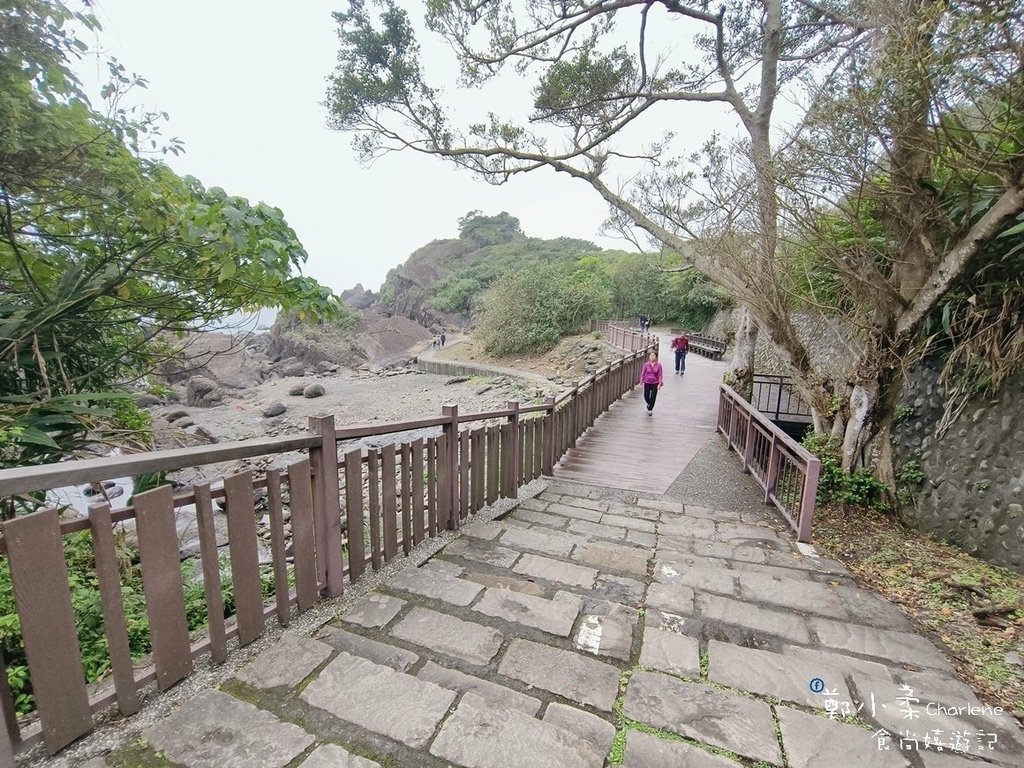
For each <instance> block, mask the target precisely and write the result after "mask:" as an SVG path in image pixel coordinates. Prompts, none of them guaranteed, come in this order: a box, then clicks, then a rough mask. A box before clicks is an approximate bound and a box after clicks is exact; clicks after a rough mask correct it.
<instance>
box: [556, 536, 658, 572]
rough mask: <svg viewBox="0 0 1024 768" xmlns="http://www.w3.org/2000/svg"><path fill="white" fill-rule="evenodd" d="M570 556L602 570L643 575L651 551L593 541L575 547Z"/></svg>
mask: <svg viewBox="0 0 1024 768" xmlns="http://www.w3.org/2000/svg"><path fill="white" fill-rule="evenodd" d="M572 556H573V559H574V560H578V561H580V562H581V563H586V564H587V565H594V566H597V567H598V568H600V569H601V570H602V571H604V570H611V571H620V572H622V573H630V574H633V575H634V576H640V577H644V576H646V575H647V562H648V560H649V558H650V556H651V553H650V551H648V550H646V549H640V548H637V547H625V546H622V545H621V544H612V543H611V542H596V541H595V542H590V543H589V544H583V545H582V546H579V547H576V550H575V551H574V552H573V553H572Z"/></svg>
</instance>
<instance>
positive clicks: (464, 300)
mask: <svg viewBox="0 0 1024 768" xmlns="http://www.w3.org/2000/svg"><path fill="white" fill-rule="evenodd" d="M380 300H381V302H382V303H383V304H385V305H387V307H388V308H389V309H390V311H392V312H394V313H396V314H401V315H405V316H406V317H410V318H412V319H415V320H417V321H418V322H420V323H422V324H423V325H425V326H428V327H429V326H438V327H445V326H455V325H458V326H463V327H465V326H468V325H471V324H474V325H476V329H477V335H478V336H479V337H480V338H481V339H482V340H483V341H484V343H485V345H486V347H487V350H488V352H491V353H492V354H499V355H500V354H512V353H515V352H520V351H525V350H536V351H543V350H547V349H550V348H551V347H553V346H554V345H555V344H556V343H557V341H558V340H559V339H560V338H562V337H564V336H566V335H570V334H573V333H576V332H578V331H579V330H580V329H581V328H584V327H585V326H586V325H587V324H588V323H589V322H590V321H591V320H593V319H598V318H607V317H626V318H632V317H638V316H639V315H641V314H646V315H649V316H650V317H651V318H652V320H653V321H654V322H671V323H674V324H678V325H682V326H686V327H699V326H701V325H703V324H704V323H705V322H706V321H707V320H708V319H709V318H710V317H711V315H712V314H713V313H714V312H715V310H716V309H718V308H720V307H722V306H725V305H727V304H728V297H727V296H726V294H725V293H724V292H722V291H721V290H720V289H718V288H716V287H714V286H713V285H712V284H711V283H709V282H708V281H707V280H706V279H704V278H703V277H701V276H700V275H699V274H697V273H696V271H695V270H692V269H690V268H688V265H687V263H686V261H685V259H684V258H683V257H682V256H680V255H678V254H674V253H666V254H640V253H628V252H626V251H620V250H604V249H602V248H600V247H599V246H597V245H595V244H594V243H591V242H589V241H586V240H579V239H575V238H569V237H560V238H555V239H552V240H544V239H540V238H534V237H528V236H527V235H526V234H525V233H524V232H523V231H522V228H521V227H520V223H519V220H518V219H517V218H515V217H514V216H511V215H510V214H508V213H506V212H502V213H500V214H498V215H496V216H485V215H483V214H482V213H481V212H480V211H471V212H469V213H467V214H466V215H465V216H463V217H462V218H461V219H459V237H458V238H457V239H454V240H435V241H434V242H432V243H430V244H428V245H426V246H424V247H422V248H420V249H419V250H417V251H416V252H415V253H414V254H413V255H412V256H410V257H409V259H408V261H407V262H406V263H405V264H403V265H401V266H399V267H396V268H395V269H393V270H391V272H390V273H389V274H388V278H387V281H386V282H385V283H384V286H383V288H382V289H381V297H380Z"/></svg>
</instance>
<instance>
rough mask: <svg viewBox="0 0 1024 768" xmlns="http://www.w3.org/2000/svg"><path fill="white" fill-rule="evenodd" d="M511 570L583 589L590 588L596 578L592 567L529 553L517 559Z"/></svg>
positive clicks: (595, 572)
mask: <svg viewBox="0 0 1024 768" xmlns="http://www.w3.org/2000/svg"><path fill="white" fill-rule="evenodd" d="M512 572H513V573H518V574H519V575H521V576H533V577H534V578H537V579H544V580H545V581H553V582H557V583H560V584H567V585H569V586H572V587H583V588H584V589H592V588H593V587H594V582H595V581H596V580H597V571H596V570H595V569H594V568H587V567H585V566H582V565H574V564H573V563H566V562H564V561H563V560H553V559H551V558H550V557H544V556H542V555H531V554H529V553H527V554H525V555H523V556H522V557H521V558H520V559H519V562H518V563H516V566H515V567H514V568H513V569H512Z"/></svg>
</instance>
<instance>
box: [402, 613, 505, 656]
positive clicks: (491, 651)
mask: <svg viewBox="0 0 1024 768" xmlns="http://www.w3.org/2000/svg"><path fill="white" fill-rule="evenodd" d="M391 634H392V636H394V637H397V638H398V639H399V640H405V641H406V642H409V643H413V644H415V645H419V646H422V647H423V648H428V649H429V650H431V651H433V652H435V653H441V654H444V655H445V656H452V657H454V658H456V659H462V660H463V661H466V662H469V663H470V664H477V665H479V666H486V665H487V663H488V662H489V661H490V660H491V659H493V658H494V655H495V654H496V653H497V652H498V649H499V648H501V644H502V642H503V641H504V638H503V636H502V634H501V632H499V631H498V630H496V629H494V628H492V627H484V626H481V625H480V624H474V623H473V622H471V621H463V620H462V619H457V618H455V617H454V616H449V615H448V614H447V613H438V612H437V611H431V610H430V609H428V608H413V609H412V611H410V612H409V614H408V615H407V616H406V617H405V618H404V619H402V620H401V621H400V622H398V624H396V625H395V627H394V628H393V629H392V630H391Z"/></svg>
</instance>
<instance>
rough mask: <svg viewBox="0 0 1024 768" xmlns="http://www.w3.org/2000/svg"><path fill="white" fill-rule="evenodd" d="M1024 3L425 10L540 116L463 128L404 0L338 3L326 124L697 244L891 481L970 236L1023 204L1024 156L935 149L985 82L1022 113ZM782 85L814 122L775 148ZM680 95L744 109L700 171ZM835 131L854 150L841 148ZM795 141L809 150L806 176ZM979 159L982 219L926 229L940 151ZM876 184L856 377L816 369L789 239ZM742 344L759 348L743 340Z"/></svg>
mask: <svg viewBox="0 0 1024 768" xmlns="http://www.w3.org/2000/svg"><path fill="white" fill-rule="evenodd" d="M1020 6H1021V3H1020V0H996V2H994V3H985V4H981V3H977V2H973V1H972V0H952V1H951V2H946V3H936V2H932V1H931V0H912V1H911V2H909V3H895V2H892V1H891V0H823V1H820V2H819V1H816V0H762V1H760V2H755V1H753V0H737V1H735V2H729V3H726V4H724V5H723V6H722V7H721V8H719V9H718V11H717V12H715V11H711V10H709V8H708V4H707V3H704V2H699V3H686V2H680V1H678V0H661V1H660V2H650V1H648V0H607V1H606V2H582V1H581V2H558V3H550V2H533V1H529V0H526V1H520V2H513V1H511V0H509V1H505V2H501V1H497V0H496V1H494V2H482V3H480V2H462V1H460V0H437V2H431V3H429V4H428V6H427V13H426V19H425V25H426V28H427V29H428V30H430V31H431V32H433V33H436V34H437V35H440V36H441V38H443V39H444V40H445V41H446V42H447V43H449V44H450V46H451V47H452V48H453V50H454V51H455V53H456V55H457V57H458V61H459V64H460V67H461V83H460V84H461V85H463V86H466V87H469V88H486V87H487V85H488V82H489V81H490V80H492V79H493V78H497V77H500V76H501V75H502V73H503V71H504V70H505V69H506V68H508V67H513V68H515V71H516V73H517V75H519V76H520V77H523V76H526V75H528V76H530V77H531V78H532V81H533V83H534V89H533V111H532V114H531V115H530V116H529V120H528V121H523V120H521V119H517V116H515V115H509V116H501V115H497V114H495V113H489V114H487V115H486V116H480V117H478V118H476V119H475V120H471V121H469V122H468V124H467V125H466V127H464V128H460V127H459V126H458V125H456V123H455V119H456V118H455V117H453V115H457V114H458V113H457V112H453V111H452V110H451V109H450V108H449V105H448V99H449V97H450V96H451V94H446V93H445V92H444V91H443V90H442V89H440V88H438V87H436V85H434V84H433V83H431V82H430V81H429V79H428V73H427V72H426V69H425V63H424V59H423V57H422V56H421V53H420V50H421V49H420V46H419V43H418V42H417V38H416V30H415V28H414V25H413V24H412V22H411V21H410V19H409V17H408V14H407V13H406V12H405V11H404V10H403V9H402V8H400V7H398V6H396V5H395V4H394V3H393V2H392V1H391V0H382V1H381V2H376V3H374V8H376V10H377V12H372V11H371V8H370V7H368V6H367V4H366V3H364V2H363V1H362V0H352V1H351V2H350V6H349V10H348V11H347V12H344V13H339V14H336V19H337V21H338V23H339V26H340V39H341V49H340V54H339V64H338V67H337V70H336V71H335V74H334V76H333V78H332V79H331V85H330V88H329V92H328V103H329V107H330V109H331V121H332V124H333V125H334V127H336V128H338V129H341V130H346V131H354V132H356V134H357V136H356V146H357V149H358V151H359V152H360V153H361V154H362V155H363V156H364V157H366V158H370V157H373V156H375V155H376V154H378V153H380V152H384V151H388V150H394V149H411V150H415V151H420V152H425V153H428V154H432V155H436V156H439V157H442V158H445V159H447V160H449V161H451V162H454V163H456V164H458V165H460V166H463V167H466V168H469V169H470V170H472V171H473V172H475V173H477V174H478V175H480V176H482V177H483V178H485V179H487V180H488V181H491V182H492V183H504V182H506V181H508V180H509V179H511V178H512V177H514V176H515V175H517V174H519V173H523V172H529V171H533V170H535V169H539V168H553V169H554V170H556V171H559V172H563V173H566V174H569V175H570V176H572V177H574V178H576V179H579V180H581V181H583V182H585V183H587V184H589V185H590V186H591V187H592V188H593V189H594V190H596V191H597V192H598V193H599V194H600V195H601V196H602V197H603V198H604V199H605V200H606V201H608V203H609V204H610V206H611V207H612V210H613V219H615V220H617V221H618V222H619V223H620V224H621V223H623V222H625V223H626V224H628V225H631V226H636V227H639V228H641V229H642V230H644V231H646V232H647V233H648V234H649V235H650V236H651V237H652V238H653V239H654V240H655V241H657V242H659V243H661V244H663V245H665V246H668V247H669V248H672V249H674V250H677V251H679V252H690V253H693V254H694V258H695V261H696V264H697V266H698V268H700V269H701V270H702V271H704V272H705V273H706V274H708V275H709V276H710V277H712V278H713V279H715V280H717V281H719V282H721V283H723V284H724V285H726V286H727V287H728V288H729V289H730V291H731V292H732V293H733V294H734V295H736V296H737V297H738V298H739V299H741V300H742V301H744V302H745V303H746V305H747V306H748V307H750V309H751V310H752V311H753V313H754V314H755V315H756V318H757V320H758V321H759V324H760V326H761V327H762V328H763V329H764V330H765V331H766V332H767V333H768V335H769V336H770V337H771V339H772V341H773V342H774V343H775V344H776V346H777V347H778V348H779V350H780V352H781V353H782V357H783V358H784V360H785V362H786V363H787V364H788V365H789V367H790V369H791V371H792V373H793V374H794V375H795V376H796V377H797V379H798V384H799V386H800V387H801V389H802V391H803V392H804V394H805V395H806V397H807V398H808V399H809V401H810V402H811V403H812V406H813V408H814V410H815V413H816V426H817V427H818V428H819V429H822V430H826V429H831V430H834V431H836V432H838V433H841V434H842V435H843V436H844V438H845V446H844V463H845V465H846V467H847V468H848V469H852V468H853V466H854V465H855V464H856V463H857V462H858V461H860V460H862V459H863V460H865V461H867V462H868V463H870V464H871V465H873V466H876V467H878V468H879V471H880V474H881V476H882V477H883V479H890V478H891V475H892V472H891V460H890V458H889V454H888V425H889V424H891V418H892V412H893V407H894V404H895V399H894V398H895V393H896V392H897V391H898V386H899V372H900V361H902V360H904V359H905V358H906V355H907V353H908V352H909V351H910V349H911V347H912V346H913V344H914V342H915V340H916V338H917V335H918V331H919V329H920V327H921V324H922V322H923V320H924V318H925V317H927V316H928V314H929V312H930V311H931V309H932V308H934V306H935V304H936V302H937V301H939V300H940V299H941V297H942V296H943V295H944V294H945V293H946V292H947V291H949V290H950V288H951V287H952V286H953V285H954V284H955V283H956V281H957V280H958V279H960V278H961V277H962V276H963V275H964V273H965V272H966V271H969V270H970V269H971V267H972V264H973V263H974V261H975V257H976V256H977V254H978V251H979V247H980V246H981V245H982V244H984V243H985V242H988V241H990V240H991V239H992V238H994V237H995V236H996V235H998V233H999V232H1000V231H1001V229H1003V228H1005V227H1006V225H1007V223H1008V222H1009V221H1010V220H1011V219H1012V218H1013V217H1014V216H1016V215H1017V214H1018V213H1019V212H1020V211H1021V210H1024V197H1022V194H1024V180H1022V177H1021V168H1020V164H1019V157H1017V156H1016V155H1015V154H1014V152H1013V151H1012V149H1011V150H1010V151H1009V152H1003V153H1001V154H1000V153H996V152H991V151H990V152H988V154H987V155H986V154H985V153H983V152H977V151H974V152H971V153H967V152H964V151H962V148H960V149H958V148H956V147H953V148H952V149H951V148H950V147H951V145H950V144H949V143H948V142H947V143H943V142H941V141H937V140H936V136H937V135H938V134H939V133H941V120H942V115H943V114H945V113H946V112H947V111H948V110H949V108H951V107H956V106H963V105H968V106H973V107H977V104H978V102H979V98H980V97H981V96H983V95H985V94H991V92H992V91H993V90H994V89H995V90H1000V89H1003V90H1006V93H1005V94H1003V95H1010V94H1015V95H1014V96H1012V98H1011V99H1010V101H1009V102H1008V108H1009V110H1010V111H1011V113H1013V114H1019V108H1020V100H1019V95H1020V94H1019V89H1017V90H1016V91H1015V90H1014V89H1013V88H1010V85H1011V84H1012V83H1014V82H1017V81H1019V76H1020V65H1019V45H1020V44H1019V40H1020V38H1021V36H1020V34H1019V31H1020V29H1021V28H1022V27H1021V7H1020ZM684 37H690V38H691V39H692V46H689V47H688V46H686V45H685V43H683V42H681V40H682V38H684ZM784 93H785V94H788V95H789V96H791V97H792V99H791V100H792V101H797V102H800V103H803V104H805V105H809V106H808V108H807V109H806V113H807V124H806V125H804V124H802V122H803V116H802V115H801V116H799V117H798V119H796V120H794V121H793V123H794V128H793V131H794V133H793V135H791V136H787V140H786V142H785V145H784V147H783V150H784V151H783V152H779V151H778V150H776V149H775V148H774V147H773V144H772V139H773V135H778V134H773V116H774V115H775V112H776V105H777V103H778V101H779V98H780V96H781V95H783V94H784ZM478 101H479V100H478ZM681 103H705V104H707V103H718V104H720V105H724V106H725V107H727V108H728V109H730V110H731V111H732V113H733V114H734V115H735V116H736V117H737V118H738V121H739V123H740V125H741V126H742V134H741V137H740V138H739V140H737V141H736V142H733V143H731V144H729V143H725V142H722V141H712V142H710V143H709V144H708V145H707V146H706V147H704V148H703V150H704V151H702V152H700V154H701V156H702V160H701V163H700V164H699V166H698V167H697V168H696V169H695V167H694V166H693V165H691V164H690V163H688V162H687V155H688V154H689V152H692V151H693V150H694V149H696V148H694V147H689V148H688V149H687V148H685V147H680V141H682V142H683V144H685V136H682V137H679V136H673V135H671V134H670V133H664V134H663V133H662V132H661V131H660V130H659V129H658V128H657V126H658V125H659V123H658V122H657V120H656V119H655V118H656V117H657V115H659V114H661V113H665V119H666V120H673V119H674V120H675V121H676V123H677V124H683V125H685V124H686V118H684V117H683V115H682V113H680V112H679V111H678V107H679V105H680V104H681ZM829 104H831V105H833V107H832V109H831V113H830V110H829V109H828V108H826V105H829ZM840 104H845V107H843V108H840V107H839V105H840ZM460 106H461V110H462V111H465V109H466V108H467V107H466V106H465V105H460ZM869 113H870V115H871V116H872V117H871V118H870V119H869ZM690 114H691V117H690V118H689V120H691V121H692V119H693V117H692V113H690ZM829 115H830V116H831V120H823V118H824V117H825V116H829ZM872 120H873V122H872ZM652 124H653V125H654V126H655V128H654V130H653V131H652V129H651V126H652ZM661 124H664V123H661ZM1009 124H1011V125H1012V124H1013V120H1012V119H1011V120H1009ZM818 128H820V129H822V130H816V129H818ZM981 128H982V126H980V125H979V129H981ZM991 128H992V126H991V125H990V124H989V125H986V126H984V129H985V130H989V132H990V133H991ZM975 133H976V132H975ZM997 133H999V134H1000V135H1002V134H1005V131H1004V130H1003V129H1001V128H1000V129H998V130H997ZM828 135H832V136H833V137H834V136H840V137H844V139H845V140H846V141H847V143H848V144H849V145H851V146H847V147H842V148H837V147H836V143H835V142H833V143H832V144H831V145H830V144H829V142H828V141H827V140H826V138H827V136H828ZM995 145H996V146H1002V145H1000V144H999V141H998V140H996V142H995ZM794 147H799V149H800V150H801V152H803V153H804V154H803V160H801V161H800V162H799V163H797V166H798V167H797V169H796V170H795V171H794V170H791V168H790V159H789V155H790V150H791V149H793V148H794ZM811 150H813V151H811ZM833 151H837V152H839V153H840V155H841V156H840V157H839V158H837V157H835V156H832V155H830V154H829V153H830V152H833ZM808 153H809V154H808ZM815 153H816V154H815ZM968 155H970V159H971V161H972V162H974V163H975V170H974V172H975V173H980V172H981V171H980V169H981V168H983V167H984V164H985V163H988V165H989V166H991V176H992V177H994V178H998V180H999V182H998V184H997V185H996V188H995V193H994V194H993V195H990V196H989V197H990V199H991V202H992V204H991V206H989V207H988V208H987V209H986V211H985V212H984V213H983V214H981V215H980V216H978V217H974V218H970V217H968V219H966V220H965V219H963V217H961V220H959V221H957V222H956V223H955V226H952V227H949V228H948V230H947V231H948V233H949V235H948V236H942V237H938V236H934V234H933V232H931V231H930V227H931V226H932V225H933V224H934V223H935V221H936V219H935V217H934V215H933V214H934V209H935V206H936V201H935V195H934V194H932V192H930V191H929V190H930V189H931V188H932V187H931V185H932V181H933V180H932V179H931V178H930V176H931V174H932V173H933V171H934V169H935V161H937V160H938V158H939V157H940V156H942V157H944V158H945V159H947V160H948V161H951V162H952V161H956V162H957V163H960V161H961V160H965V159H966V158H967V156H968ZM784 160H785V162H783V161H784ZM792 162H796V161H795V160H794V161H792ZM979 163H980V165H979ZM961 164H962V163H961ZM815 166H817V167H821V166H825V167H830V168H832V167H840V166H842V167H845V168H848V169H850V170H853V166H857V170H856V172H853V173H848V174H846V178H845V180H839V179H833V180H832V181H831V182H820V181H819V180H812V179H810V176H809V174H804V175H803V176H801V170H800V169H806V168H809V167H815ZM995 166H998V167H995ZM965 169H966V170H965V172H966V173H967V175H968V176H969V175H970V172H971V171H970V169H968V168H966V166H965ZM880 174H881V175H880ZM869 177H873V178H882V177H884V178H885V179H886V181H885V183H884V184H882V185H880V186H879V189H878V190H877V191H879V192H881V193H883V197H884V200H885V202H883V203H882V204H883V205H884V207H885V208H886V215H885V216H884V217H882V223H883V225H884V227H885V228H886V233H887V240H888V242H889V243H890V245H889V246H888V247H886V248H885V249H882V251H877V250H876V251H874V252H873V253H872V252H871V251H870V249H863V248H861V249H857V248H855V249H854V250H855V251H856V252H857V253H858V254H860V255H861V256H862V257H863V258H864V260H865V261H866V262H870V266H871V268H870V269H868V266H867V265H866V264H862V265H860V266H859V267H856V266H851V267H850V268H848V269H847V270H846V271H847V272H848V273H851V274H852V273H855V274H856V276H857V277H858V279H857V280H852V279H851V280H848V281H847V282H846V285H847V288H848V289H849V291H850V296H851V300H852V301H853V302H854V303H855V304H856V305H858V306H859V307H861V308H862V309H863V313H862V316H861V317H858V321H859V327H858V329H857V333H856V334H855V339H854V341H855V343H854V346H853V351H852V354H851V355H850V356H849V357H850V360H849V363H850V364H849V367H848V368H847V370H846V371H845V372H844V374H843V375H841V376H836V375H834V374H830V373H827V372H825V371H822V370H820V369H819V368H818V367H817V366H816V365H815V363H814V361H813V359H812V356H811V355H810V354H809V352H808V350H807V349H806V347H805V345H804V344H803V342H802V341H801V337H800V335H799V334H798V333H797V331H796V328H795V326H794V323H793V322H792V318H791V311H792V309H793V306H794V303H795V302H794V295H793V293H794V292H793V274H792V268H793V266H794V263H793V260H792V258H791V256H790V254H791V251H792V248H791V247H790V244H789V242H787V241H789V240H790V236H792V240H793V241H796V242H799V241H800V239H801V238H803V239H804V240H806V239H807V237H808V232H809V231H813V227H810V226H809V223H810V221H811V220H812V218H813V217H812V216H811V215H810V214H811V213H812V212H813V213H814V214H824V213H826V212H827V211H828V209H829V206H837V205H839V204H840V203H841V202H842V201H844V200H855V199H860V197H861V193H862V192H863V191H864V190H863V188H862V186H863V185H861V187H858V182H857V179H860V180H863V179H866V178H869ZM793 181H795V182H796V183H791V182H793ZM811 200H813V204H808V202H809V201H811ZM972 210H973V209H972ZM780 235H785V236H786V239H785V240H783V241H781V245H780ZM694 237H699V238H700V241H699V243H698V247H696V248H693V247H692V246H693V243H692V239H693V238H694ZM688 241H689V242H688ZM815 253H816V257H817V258H822V259H826V258H832V257H833V256H834V257H835V258H836V259H838V260H839V262H840V263H842V260H843V259H846V258H849V256H850V254H849V252H847V253H845V254H844V253H843V249H826V248H819V249H817V250H816V251H815ZM869 253H870V254H871V255H870V256H868V255H866V254H869ZM805 304H806V302H805ZM826 309H831V308H826ZM738 341H739V343H738V345H737V346H738V348H739V349H740V351H741V352H748V351H749V344H750V342H751V335H750V334H741V336H740V338H739V339H738ZM743 359H749V358H748V357H747V356H746V355H742V357H741V360H743ZM734 367H735V366H734ZM736 374H737V376H738V378H739V380H741V381H742V380H743V379H745V378H746V377H747V376H749V374H750V370H749V366H744V365H743V364H742V363H741V365H740V366H739V367H738V370H736Z"/></svg>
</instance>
